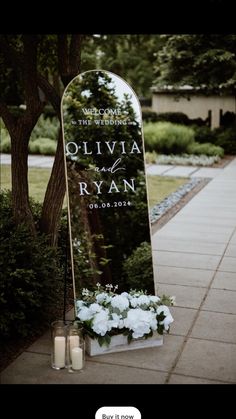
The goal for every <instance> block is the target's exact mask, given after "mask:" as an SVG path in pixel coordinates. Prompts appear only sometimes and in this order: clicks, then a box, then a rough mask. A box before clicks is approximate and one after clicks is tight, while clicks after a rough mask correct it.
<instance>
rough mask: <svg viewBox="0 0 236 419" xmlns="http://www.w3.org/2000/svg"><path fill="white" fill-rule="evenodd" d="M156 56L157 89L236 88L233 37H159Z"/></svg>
mask: <svg viewBox="0 0 236 419" xmlns="http://www.w3.org/2000/svg"><path fill="white" fill-rule="evenodd" d="M161 38H162V41H163V42H164V44H163V46H162V48H161V49H160V50H159V51H158V52H157V61H156V68H155V71H156V76H157V79H156V83H157V84H158V85H162V86H163V85H166V84H168V85H176V86H179V85H184V84H188V85H192V86H194V87H199V88H204V89H205V90H206V91H208V92H225V91H232V90H234V89H235V87H236V55H235V54H236V35H233V34H231V35H230V34H226V35H223V34H219V35H217V34H197V35H162V36H161Z"/></svg>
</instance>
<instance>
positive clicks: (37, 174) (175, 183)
mask: <svg viewBox="0 0 236 419" xmlns="http://www.w3.org/2000/svg"><path fill="white" fill-rule="evenodd" d="M50 173H51V169H47V168H34V167H29V193H30V196H32V197H33V198H34V199H36V200H37V201H39V202H42V201H43V199H44V194H45V191H46V187H47V183H48V180H49V176H50ZM147 179H148V190H149V204H150V207H153V206H154V205H155V204H157V203H159V202H161V201H162V200H163V199H164V198H166V197H167V196H168V195H170V194H171V193H172V192H174V191H176V189H178V188H179V187H180V186H181V185H183V184H184V183H186V182H187V180H188V179H186V178H174V177H169V176H166V177H164V176H148V177H147ZM1 188H2V189H10V188H11V171H10V166H8V165H2V166H1Z"/></svg>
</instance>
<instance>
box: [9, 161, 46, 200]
mask: <svg viewBox="0 0 236 419" xmlns="http://www.w3.org/2000/svg"><path fill="white" fill-rule="evenodd" d="M50 173H51V169H48V168H35V167H29V169H28V177H29V194H30V196H32V197H33V198H34V199H35V200H36V201H39V202H43V199H44V195H45V192H46V187H47V184H48V180H49V177H50ZM1 188H2V189H11V166H9V165H5V164H3V165H2V166H1Z"/></svg>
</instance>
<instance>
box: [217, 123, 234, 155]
mask: <svg viewBox="0 0 236 419" xmlns="http://www.w3.org/2000/svg"><path fill="white" fill-rule="evenodd" d="M216 144H217V145H218V146H220V147H222V148H223V149H224V152H225V154H236V127H235V126H232V127H230V128H227V129H226V130H224V131H222V132H219V133H218V137H217V141H216Z"/></svg>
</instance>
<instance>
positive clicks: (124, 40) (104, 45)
mask: <svg viewBox="0 0 236 419" xmlns="http://www.w3.org/2000/svg"><path fill="white" fill-rule="evenodd" d="M162 44H163V41H162V39H161V37H160V35H155V34H154V35H150V34H149V35H147V34H146V35H145V34H132V35H131V34H128V35H125V34H122V35H115V34H113V35H101V36H99V37H97V39H96V45H97V47H96V49H95V51H94V53H93V54H94V55H96V57H97V60H96V68H104V69H107V70H110V71H112V72H114V73H115V74H118V75H120V76H121V77H123V78H124V79H125V80H126V81H127V82H128V83H129V84H130V85H131V86H132V87H133V88H134V90H135V92H136V93H137V95H139V96H144V97H150V96H151V91H150V88H151V86H152V83H153V78H154V66H153V65H154V62H155V61H156V52H157V51H158V50H159V49H160V48H161V46H162ZM85 48H86V47H85ZM83 54H84V53H83ZM83 56H84V55H82V59H83ZM82 68H83V62H82ZM91 68H94V63H93V67H90V69H91ZM83 71H84V69H83Z"/></svg>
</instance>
